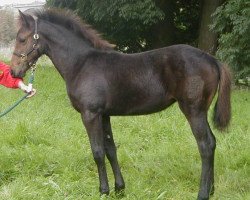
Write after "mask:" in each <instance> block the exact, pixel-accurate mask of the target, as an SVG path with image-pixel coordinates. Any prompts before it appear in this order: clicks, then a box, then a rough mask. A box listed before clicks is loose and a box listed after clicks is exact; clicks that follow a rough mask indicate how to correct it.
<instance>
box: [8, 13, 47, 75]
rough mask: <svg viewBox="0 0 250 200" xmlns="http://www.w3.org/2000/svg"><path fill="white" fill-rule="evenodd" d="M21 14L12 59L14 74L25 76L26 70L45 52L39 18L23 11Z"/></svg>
mask: <svg viewBox="0 0 250 200" xmlns="http://www.w3.org/2000/svg"><path fill="white" fill-rule="evenodd" d="M19 14H20V16H19V23H18V24H19V30H18V33H17V36H16V43H15V49H14V53H13V56H12V59H11V66H12V75H13V76H15V77H23V76H25V73H26V71H27V70H28V69H29V68H30V67H32V66H33V65H34V63H35V62H36V61H37V59H38V58H39V57H40V56H41V55H42V53H43V45H42V43H41V40H40V38H39V34H38V29H37V24H38V20H37V18H36V17H33V16H31V15H29V14H25V13H22V12H21V11H19Z"/></svg>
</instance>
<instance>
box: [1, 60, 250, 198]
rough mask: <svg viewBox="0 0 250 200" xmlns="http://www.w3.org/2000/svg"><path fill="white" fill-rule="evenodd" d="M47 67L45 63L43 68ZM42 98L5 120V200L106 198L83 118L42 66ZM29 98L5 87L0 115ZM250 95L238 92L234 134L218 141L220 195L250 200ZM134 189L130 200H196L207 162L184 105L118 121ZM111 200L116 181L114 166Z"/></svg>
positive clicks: (56, 79)
mask: <svg viewBox="0 0 250 200" xmlns="http://www.w3.org/2000/svg"><path fill="white" fill-rule="evenodd" d="M42 63H43V62H42ZM34 85H35V88H36V89H37V95H36V96H35V97H33V98H31V99H29V100H25V101H24V102H23V103H22V104H21V105H19V106H18V107H17V108H16V109H15V110H13V111H12V112H11V113H9V114H8V115H7V116H5V117H3V118H1V119H0V127H1V130H0V200H17V199H18V200H19V199H20V200H21V199H23V200H31V199H34V200H40V199H41V200H42V199H44V200H48V199H53V200H54V199H55V200H57V199H58V200H59V199H60V200H64V199H67V200H78V199H79V200H80V199H89V200H92V199H100V196H99V193H98V175H97V170H96V166H95V163H94V161H93V159H92V153H91V151H90V146H89V142H88V138H87V135H86V132H85V129H84V127H83V125H82V122H81V119H80V115H79V114H78V113H77V112H76V111H74V110H73V108H72V107H71V105H70V102H69V100H68V97H67V95H66V92H65V91H66V90H65V85H64V82H63V80H62V79H61V77H60V76H59V74H58V73H57V72H56V71H55V68H54V67H51V66H50V65H48V64H46V67H43V66H41V65H39V66H38V70H37V72H36V77H35V84H34ZM22 95H23V93H22V92H21V91H18V90H10V89H6V88H4V87H2V86H1V87H0V99H1V101H0V111H2V110H3V109H4V108H7V107H8V106H9V105H10V104H12V103H14V102H15V101H16V100H17V99H18V98H19V97H21V96H22ZM249 102H250V92H249V91H247V90H235V91H233V95H232V106H233V119H232V123H231V126H230V129H229V131H228V133H223V134H221V133H220V132H218V131H216V130H214V129H213V130H214V133H215V136H216V138H217V150H216V158H215V187H216V190H215V194H214V196H213V197H212V198H211V199H218V200H247V199H250V145H249V144H250V125H249V124H250V104H249ZM112 125H113V132H114V137H115V140H116V144H117V146H118V156H119V161H120V164H121V168H122V172H123V176H124V179H125V182H126V191H125V197H124V198H123V199H124V200H133V199H143V200H144V199H168V200H170V199H172V200H186V199H187V200H189V199H190V200H192V199H195V198H196V196H197V192H198V186H199V177H200V168H201V162H200V157H199V154H198V149H197V145H196V142H195V139H194V137H193V135H192V133H191V131H190V128H189V125H188V123H187V121H186V120H185V118H184V116H183V114H182V113H181V112H180V110H179V108H178V106H177V105H174V106H172V107H170V108H168V109H167V110H165V111H163V112H160V113H156V114H153V115H147V116H137V117H113V118H112ZM108 175H109V180H110V188H111V195H110V196H109V197H102V199H116V196H115V194H114V189H113V188H114V187H113V185H114V178H113V175H112V173H111V169H110V166H109V165H108Z"/></svg>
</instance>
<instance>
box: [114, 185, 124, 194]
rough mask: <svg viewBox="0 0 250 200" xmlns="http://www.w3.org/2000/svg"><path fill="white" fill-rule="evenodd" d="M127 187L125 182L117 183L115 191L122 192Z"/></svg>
mask: <svg viewBox="0 0 250 200" xmlns="http://www.w3.org/2000/svg"><path fill="white" fill-rule="evenodd" d="M124 189H125V183H115V191H116V192H120V191H123V190H124Z"/></svg>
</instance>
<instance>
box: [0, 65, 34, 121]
mask: <svg viewBox="0 0 250 200" xmlns="http://www.w3.org/2000/svg"><path fill="white" fill-rule="evenodd" d="M35 70H36V67H35V66H34V65H33V66H32V68H31V75H30V77H29V82H28V87H29V88H31V90H32V85H33V82H34V77H35V75H34V73H35ZM31 92H32V91H31ZM29 95H30V93H27V94H25V95H24V96H23V97H22V98H20V99H19V100H18V101H16V102H15V103H14V104H13V105H12V106H10V107H9V108H7V109H6V110H5V111H3V112H2V113H0V118H1V117H3V116H5V115H6V114H8V113H9V112H10V111H12V110H13V109H14V108H15V107H16V106H18V105H19V104H20V103H21V102H22V101H23V100H24V99H26V98H27V96H29Z"/></svg>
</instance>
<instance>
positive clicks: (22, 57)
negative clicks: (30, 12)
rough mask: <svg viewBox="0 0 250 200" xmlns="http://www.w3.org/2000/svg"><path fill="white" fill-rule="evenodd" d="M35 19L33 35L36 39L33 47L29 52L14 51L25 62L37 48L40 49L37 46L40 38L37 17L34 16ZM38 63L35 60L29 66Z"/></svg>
mask: <svg viewBox="0 0 250 200" xmlns="http://www.w3.org/2000/svg"><path fill="white" fill-rule="evenodd" d="M34 20H35V33H34V35H33V38H34V40H35V42H34V44H33V45H32V49H31V50H30V51H28V53H17V52H13V54H14V55H15V56H17V57H19V58H21V60H22V62H25V61H27V60H28V56H29V55H30V54H31V53H32V52H33V51H35V50H38V48H37V43H38V39H39V35H38V33H37V18H36V17H34ZM35 65H36V61H35V62H33V63H31V62H30V63H29V66H30V67H33V68H34V67H35Z"/></svg>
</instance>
